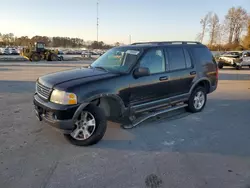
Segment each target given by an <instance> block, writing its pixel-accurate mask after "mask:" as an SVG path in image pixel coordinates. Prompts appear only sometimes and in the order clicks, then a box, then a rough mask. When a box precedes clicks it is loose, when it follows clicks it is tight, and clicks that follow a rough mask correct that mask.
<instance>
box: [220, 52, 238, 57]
mask: <svg viewBox="0 0 250 188" xmlns="http://www.w3.org/2000/svg"><path fill="white" fill-rule="evenodd" d="M223 55H224V56H236V55H237V56H238V55H239V56H240V55H242V53H241V52H227V53H225V54H223Z"/></svg>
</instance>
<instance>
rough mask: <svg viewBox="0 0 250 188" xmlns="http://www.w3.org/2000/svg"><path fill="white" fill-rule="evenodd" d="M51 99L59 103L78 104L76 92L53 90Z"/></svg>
mask: <svg viewBox="0 0 250 188" xmlns="http://www.w3.org/2000/svg"><path fill="white" fill-rule="evenodd" d="M50 101H51V102H54V103H57V104H77V97H76V95H75V94H74V93H67V92H65V91H59V90H56V89H55V90H53V92H52V94H51V97H50Z"/></svg>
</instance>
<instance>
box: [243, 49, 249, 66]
mask: <svg viewBox="0 0 250 188" xmlns="http://www.w3.org/2000/svg"><path fill="white" fill-rule="evenodd" d="M241 65H242V66H248V67H249V68H250V51H244V52H243V56H242V62H241Z"/></svg>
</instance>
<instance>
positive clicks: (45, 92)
mask: <svg viewBox="0 0 250 188" xmlns="http://www.w3.org/2000/svg"><path fill="white" fill-rule="evenodd" d="M36 92H37V94H38V95H39V96H41V97H42V98H44V99H49V96H50V93H51V89H50V88H48V87H46V86H44V85H42V84H40V83H38V82H37V83H36Z"/></svg>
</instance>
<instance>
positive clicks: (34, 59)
mask: <svg viewBox="0 0 250 188" xmlns="http://www.w3.org/2000/svg"><path fill="white" fill-rule="evenodd" d="M31 61H35V62H38V61H41V56H40V55H39V54H38V53H34V54H32V56H31Z"/></svg>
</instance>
